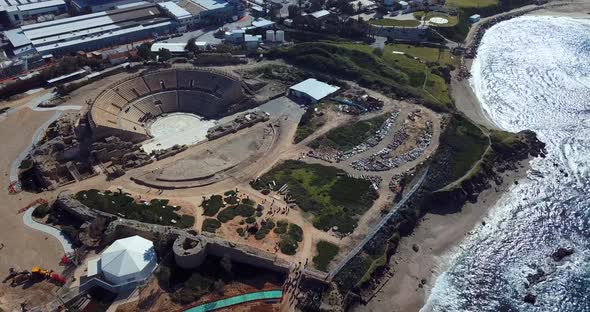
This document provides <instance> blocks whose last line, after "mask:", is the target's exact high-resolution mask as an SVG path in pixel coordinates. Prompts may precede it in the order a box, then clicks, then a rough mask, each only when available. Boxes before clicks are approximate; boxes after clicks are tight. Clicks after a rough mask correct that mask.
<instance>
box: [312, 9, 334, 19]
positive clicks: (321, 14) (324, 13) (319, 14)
mask: <svg viewBox="0 0 590 312" xmlns="http://www.w3.org/2000/svg"><path fill="white" fill-rule="evenodd" d="M327 15H330V11H328V10H320V11H317V12H313V13H311V16H313V17H315V18H320V17H324V16H327Z"/></svg>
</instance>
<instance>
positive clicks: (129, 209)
mask: <svg viewBox="0 0 590 312" xmlns="http://www.w3.org/2000/svg"><path fill="white" fill-rule="evenodd" d="M75 198H76V199H77V200H79V201H80V202H81V203H82V204H84V205H86V206H88V207H89V208H91V209H96V210H100V211H104V212H107V213H110V214H114V215H117V214H121V215H123V216H124V217H125V218H127V219H132V220H137V221H140V222H145V223H152V224H160V225H170V226H176V227H180V228H190V227H192V226H193V224H194V222H195V218H194V217H193V216H191V215H182V216H181V215H179V214H177V213H176V211H178V210H180V207H178V206H176V207H174V206H170V205H168V200H166V199H153V200H151V201H150V202H149V203H146V204H142V203H136V202H135V200H134V199H133V197H131V196H129V195H128V194H124V193H118V192H114V193H113V192H110V191H104V192H103V193H101V192H99V191H98V190H87V191H81V192H78V193H77V194H76V196H75Z"/></svg>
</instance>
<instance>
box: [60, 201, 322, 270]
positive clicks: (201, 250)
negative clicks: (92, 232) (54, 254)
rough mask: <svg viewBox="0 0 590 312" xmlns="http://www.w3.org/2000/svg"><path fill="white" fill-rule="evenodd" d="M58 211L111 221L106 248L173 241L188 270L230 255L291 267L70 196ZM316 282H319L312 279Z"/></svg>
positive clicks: (258, 253)
mask: <svg viewBox="0 0 590 312" xmlns="http://www.w3.org/2000/svg"><path fill="white" fill-rule="evenodd" d="M56 207H57V208H58V209H60V210H61V211H63V212H65V213H67V214H69V215H70V216H71V217H73V218H75V219H77V220H80V221H82V222H84V223H85V224H86V225H85V226H83V227H84V228H85V227H88V225H87V224H89V223H91V222H93V221H94V220H95V219H96V218H98V217H99V216H100V217H103V218H105V219H107V220H108V222H109V223H108V226H107V227H106V230H105V231H104V233H103V235H102V241H101V245H102V246H106V245H108V244H110V243H112V242H113V241H115V240H117V239H120V238H125V237H129V236H134V235H139V236H141V237H143V238H145V239H149V240H152V241H154V242H156V241H158V240H164V241H173V242H174V243H173V247H172V248H173V252H174V259H175V262H176V264H177V265H178V266H180V267H182V268H186V269H192V268H196V267H198V266H199V265H200V264H201V263H202V262H203V260H204V259H205V258H206V257H207V255H214V256H218V257H223V256H225V255H228V256H229V257H230V258H231V260H232V261H236V262H240V263H246V264H249V265H252V266H255V267H259V268H264V269H269V270H273V271H276V272H280V273H287V272H288V271H289V269H290V267H291V265H290V263H288V262H286V261H284V260H282V259H280V258H278V257H276V256H275V255H274V254H271V253H268V252H265V251H262V250H259V249H256V248H253V247H250V246H246V245H242V244H237V243H234V242H230V241H226V240H223V239H221V238H218V237H216V236H214V235H213V234H208V233H207V234H193V233H191V232H193V231H190V230H183V229H179V228H176V227H171V226H163V225H157V224H148V223H143V222H139V221H135V220H129V219H124V218H120V217H118V216H115V215H112V214H109V213H105V212H101V211H96V210H93V209H90V208H88V207H86V206H85V205H84V204H82V203H81V202H79V201H78V200H76V199H73V198H72V197H71V196H69V195H64V194H62V195H60V196H58V198H57V200H56ZM313 278H316V279H320V278H319V277H317V276H315V275H313Z"/></svg>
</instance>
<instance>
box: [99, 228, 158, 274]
mask: <svg viewBox="0 0 590 312" xmlns="http://www.w3.org/2000/svg"><path fill="white" fill-rule="evenodd" d="M155 268H156V252H155V251H154V244H153V243H152V242H151V241H149V240H147V239H145V238H142V237H140V236H137V235H136V236H132V237H127V238H123V239H119V240H116V241H115V242H114V243H113V244H112V245H111V246H109V247H108V248H107V249H105V251H104V252H103V253H102V255H101V257H100V270H101V271H102V273H103V274H104V277H105V278H106V279H107V281H109V282H110V283H112V284H114V285H119V284H123V283H127V282H131V281H138V280H144V279H146V278H148V277H149V276H150V275H151V274H152V271H153V270H154V269H155Z"/></svg>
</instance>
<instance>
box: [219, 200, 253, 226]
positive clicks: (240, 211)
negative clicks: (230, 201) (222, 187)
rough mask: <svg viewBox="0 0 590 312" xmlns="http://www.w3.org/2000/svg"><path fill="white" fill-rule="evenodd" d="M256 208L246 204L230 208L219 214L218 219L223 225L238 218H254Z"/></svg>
mask: <svg viewBox="0 0 590 312" xmlns="http://www.w3.org/2000/svg"><path fill="white" fill-rule="evenodd" d="M254 212H255V210H254V207H252V206H249V205H244V204H239V205H235V206H229V207H227V208H225V209H223V210H221V211H220V212H219V213H218V214H217V219H218V220H219V221H221V222H223V223H225V222H227V221H230V220H233V219H234V218H235V217H236V216H241V217H244V218H248V217H252V216H253V215H254Z"/></svg>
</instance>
